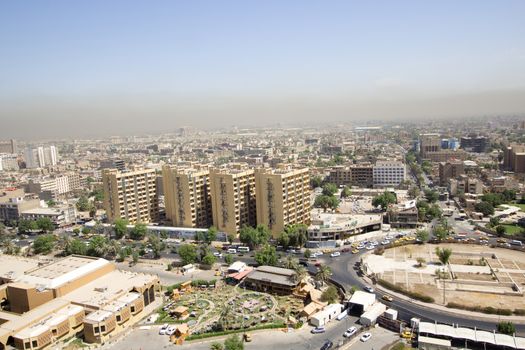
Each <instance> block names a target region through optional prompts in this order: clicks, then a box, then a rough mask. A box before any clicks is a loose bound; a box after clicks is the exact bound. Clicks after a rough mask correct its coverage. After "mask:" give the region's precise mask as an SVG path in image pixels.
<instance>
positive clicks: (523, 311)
mask: <svg viewBox="0 0 525 350" xmlns="http://www.w3.org/2000/svg"><path fill="white" fill-rule="evenodd" d="M514 315H518V316H525V309H514Z"/></svg>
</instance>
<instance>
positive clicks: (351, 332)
mask: <svg viewBox="0 0 525 350" xmlns="http://www.w3.org/2000/svg"><path fill="white" fill-rule="evenodd" d="M355 332H357V328H355V327H350V328H348V329H347V330H346V332H345V333H344V334H343V337H345V338H350V337H351V336H353V335H354V334H355Z"/></svg>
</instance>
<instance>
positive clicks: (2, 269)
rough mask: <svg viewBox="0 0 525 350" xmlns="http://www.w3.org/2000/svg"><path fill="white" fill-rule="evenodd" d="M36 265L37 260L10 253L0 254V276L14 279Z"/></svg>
mask: <svg viewBox="0 0 525 350" xmlns="http://www.w3.org/2000/svg"><path fill="white" fill-rule="evenodd" d="M36 267H38V261H37V260H34V259H27V258H22V257H17V256H12V255H4V254H0V277H1V278H4V279H7V280H16V279H17V278H18V277H19V276H21V275H23V274H24V272H26V271H28V270H32V269H34V268H36Z"/></svg>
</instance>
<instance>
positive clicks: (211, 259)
mask: <svg viewBox="0 0 525 350" xmlns="http://www.w3.org/2000/svg"><path fill="white" fill-rule="evenodd" d="M216 261H217V258H216V257H215V256H214V255H213V254H212V253H208V254H206V255H204V257H203V258H202V263H203V264H205V265H210V266H211V265H213V264H215V262H216Z"/></svg>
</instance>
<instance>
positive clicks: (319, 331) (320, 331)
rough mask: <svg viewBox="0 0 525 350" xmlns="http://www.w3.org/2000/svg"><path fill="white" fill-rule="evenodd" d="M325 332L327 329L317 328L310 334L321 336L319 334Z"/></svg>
mask: <svg viewBox="0 0 525 350" xmlns="http://www.w3.org/2000/svg"><path fill="white" fill-rule="evenodd" d="M324 332H326V328H324V327H315V328H313V329H312V330H311V331H310V333H312V334H319V333H324Z"/></svg>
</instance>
